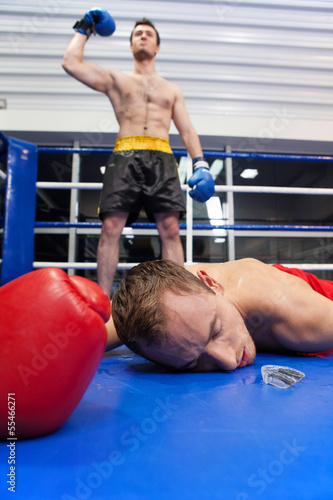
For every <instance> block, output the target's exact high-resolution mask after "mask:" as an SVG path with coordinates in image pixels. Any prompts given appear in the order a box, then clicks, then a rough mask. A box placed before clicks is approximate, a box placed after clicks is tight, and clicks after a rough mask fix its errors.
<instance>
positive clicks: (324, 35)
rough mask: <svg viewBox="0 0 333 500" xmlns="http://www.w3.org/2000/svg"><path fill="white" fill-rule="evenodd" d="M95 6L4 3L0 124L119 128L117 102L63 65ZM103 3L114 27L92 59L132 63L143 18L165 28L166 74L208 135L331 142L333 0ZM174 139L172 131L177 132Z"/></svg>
mask: <svg viewBox="0 0 333 500" xmlns="http://www.w3.org/2000/svg"><path fill="white" fill-rule="evenodd" d="M94 5H95V2H92V1H91V0H81V1H79V0H71V1H68V0H67V1H65V0H44V1H42V0H11V1H10V2H6V1H4V0H0V42H1V43H0V57H1V64H0V100H1V99H5V100H6V102H7V109H4V110H0V129H1V130H5V131H15V130H18V131H49V132H66V131H75V132H89V131H90V132H91V131H98V132H116V131H117V123H116V120H115V117H114V114H113V112H112V110H111V107H110V104H109V102H108V100H107V98H106V97H105V96H104V95H101V94H98V93H96V92H94V91H92V90H90V89H88V88H87V87H85V86H83V85H82V84H80V83H79V82H76V81H74V80H73V79H72V78H71V77H69V76H68V75H67V74H65V73H64V71H63V70H62V68H61V60H62V56H63V54H64V52H65V49H66V46H67V44H68V43H69V41H70V39H71V37H72V35H73V33H74V32H73V30H72V26H73V24H74V22H75V21H76V20H77V19H80V18H81V17H82V15H83V14H84V12H85V11H87V10H89V8H91V7H92V6H94ZM100 5H101V6H102V7H104V8H106V9H108V10H109V11H110V13H111V14H112V15H113V16H114V18H115V20H116V23H117V30H116V32H115V33H114V35H113V36H112V37H110V38H101V37H91V39H90V40H89V41H88V43H87V48H86V58H87V60H91V61H94V62H96V63H98V64H101V65H103V66H116V67H118V68H120V69H122V70H123V71H125V72H127V71H130V70H131V68H132V54H131V53H130V51H129V33H130V31H131V29H132V27H133V24H134V21H135V20H136V19H138V18H141V17H142V16H146V17H149V18H151V19H152V21H153V22H155V23H156V27H157V29H158V30H159V32H160V35H161V39H162V43H161V52H160V53H159V55H158V59H157V70H158V71H159V73H160V74H161V75H162V76H164V77H166V78H168V79H170V80H171V81H174V82H175V83H177V84H178V85H180V87H181V88H182V90H183V93H184V95H185V99H186V102H187V107H188V110H189V112H190V115H191V117H192V120H193V122H194V124H195V126H196V129H197V131H198V133H199V134H200V135H209V136H219V137H221V136H229V137H233V136H234V137H250V138H251V137H252V138H256V137H257V138H268V139H269V140H271V139H288V140H289V139H291V140H306V141H332V140H333V127H332V122H333V91H332V88H333V50H332V49H333V36H332V35H333V0H327V1H316V0H313V1H310V0H270V1H268V0H253V1H251V0H242V1H240V0H230V1H218V0H216V1H206V2H203V1H195V0H191V1H186V0H182V1H175V0H174V1H173V0H165V1H151V0H145V1H138V0H136V1H134V0H122V1H121V2H111V1H109V0H104V2H100ZM171 133H175V129H174V128H172V129H171Z"/></svg>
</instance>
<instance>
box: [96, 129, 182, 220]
mask: <svg viewBox="0 0 333 500" xmlns="http://www.w3.org/2000/svg"><path fill="white" fill-rule="evenodd" d="M142 207H143V208H144V209H145V211H146V213H147V216H148V218H149V220H150V221H154V214H155V213H161V212H174V211H177V212H179V217H180V218H181V217H182V216H183V215H184V213H185V211H186V208H185V203H184V193H183V192H182V190H181V187H180V181H179V174H178V165H177V162H176V159H175V157H174V156H173V154H172V150H171V148H170V145H169V143H168V141H167V140H165V139H160V138H158V137H152V136H131V137H121V138H120V139H117V141H116V144H115V147H114V150H113V153H112V155H111V156H110V158H109V160H108V163H107V166H106V171H105V174H104V182H103V190H102V193H101V198H100V203H99V207H98V215H99V217H100V219H101V220H103V218H104V217H105V215H106V214H107V213H109V212H126V213H128V214H129V216H128V219H127V223H126V224H127V225H128V224H131V223H132V222H135V220H136V219H137V217H138V215H139V212H140V210H141V208H142Z"/></svg>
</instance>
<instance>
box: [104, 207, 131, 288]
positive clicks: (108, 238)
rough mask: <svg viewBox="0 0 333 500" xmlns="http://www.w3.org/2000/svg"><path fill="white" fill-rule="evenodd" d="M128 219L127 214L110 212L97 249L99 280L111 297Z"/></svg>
mask: <svg viewBox="0 0 333 500" xmlns="http://www.w3.org/2000/svg"><path fill="white" fill-rule="evenodd" d="M127 217H128V214H127V213H126V212H108V213H106V214H105V215H104V217H103V224H102V233H101V237H100V239H99V243H98V249H97V279H98V284H99V285H100V287H101V288H103V290H104V291H105V292H106V293H107V295H108V296H109V297H111V291H112V283H113V278H114V275H115V272H116V269H117V265H118V260H119V239H120V236H121V233H122V231H123V229H124V227H125V224H126V221H127Z"/></svg>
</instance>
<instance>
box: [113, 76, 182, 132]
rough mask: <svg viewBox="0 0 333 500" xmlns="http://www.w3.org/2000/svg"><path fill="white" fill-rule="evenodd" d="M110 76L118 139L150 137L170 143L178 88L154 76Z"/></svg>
mask: <svg viewBox="0 0 333 500" xmlns="http://www.w3.org/2000/svg"><path fill="white" fill-rule="evenodd" d="M110 72H111V76H112V80H113V85H112V86H110V88H109V90H108V91H107V95H108V97H109V99H110V101H111V103H112V106H113V108H114V111H115V114H116V117H117V120H118V123H119V126H120V128H119V133H118V137H124V136H132V135H151V136H156V137H160V138H162V139H166V140H168V138H169V128H170V123H171V119H172V111H173V105H174V103H175V100H176V97H177V91H178V87H177V86H176V85H174V84H173V83H171V82H168V81H167V80H165V79H164V78H162V77H161V76H159V75H158V74H157V73H155V72H154V73H153V74H150V75H142V74H137V73H135V72H134V71H133V72H132V73H130V74H129V75H126V74H124V73H122V72H121V71H118V70H110Z"/></svg>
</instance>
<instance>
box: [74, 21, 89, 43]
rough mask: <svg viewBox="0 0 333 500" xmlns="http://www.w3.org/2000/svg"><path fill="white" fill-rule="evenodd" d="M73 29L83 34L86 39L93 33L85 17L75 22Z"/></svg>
mask: <svg viewBox="0 0 333 500" xmlns="http://www.w3.org/2000/svg"><path fill="white" fill-rule="evenodd" d="M73 29H75V31H79V32H80V33H85V34H86V35H87V37H88V38H89V37H90V35H91V34H92V32H93V31H92V26H91V24H89V23H87V21H86V18H85V17H83V18H82V19H81V20H80V21H76V23H75V24H74V26H73Z"/></svg>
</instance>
